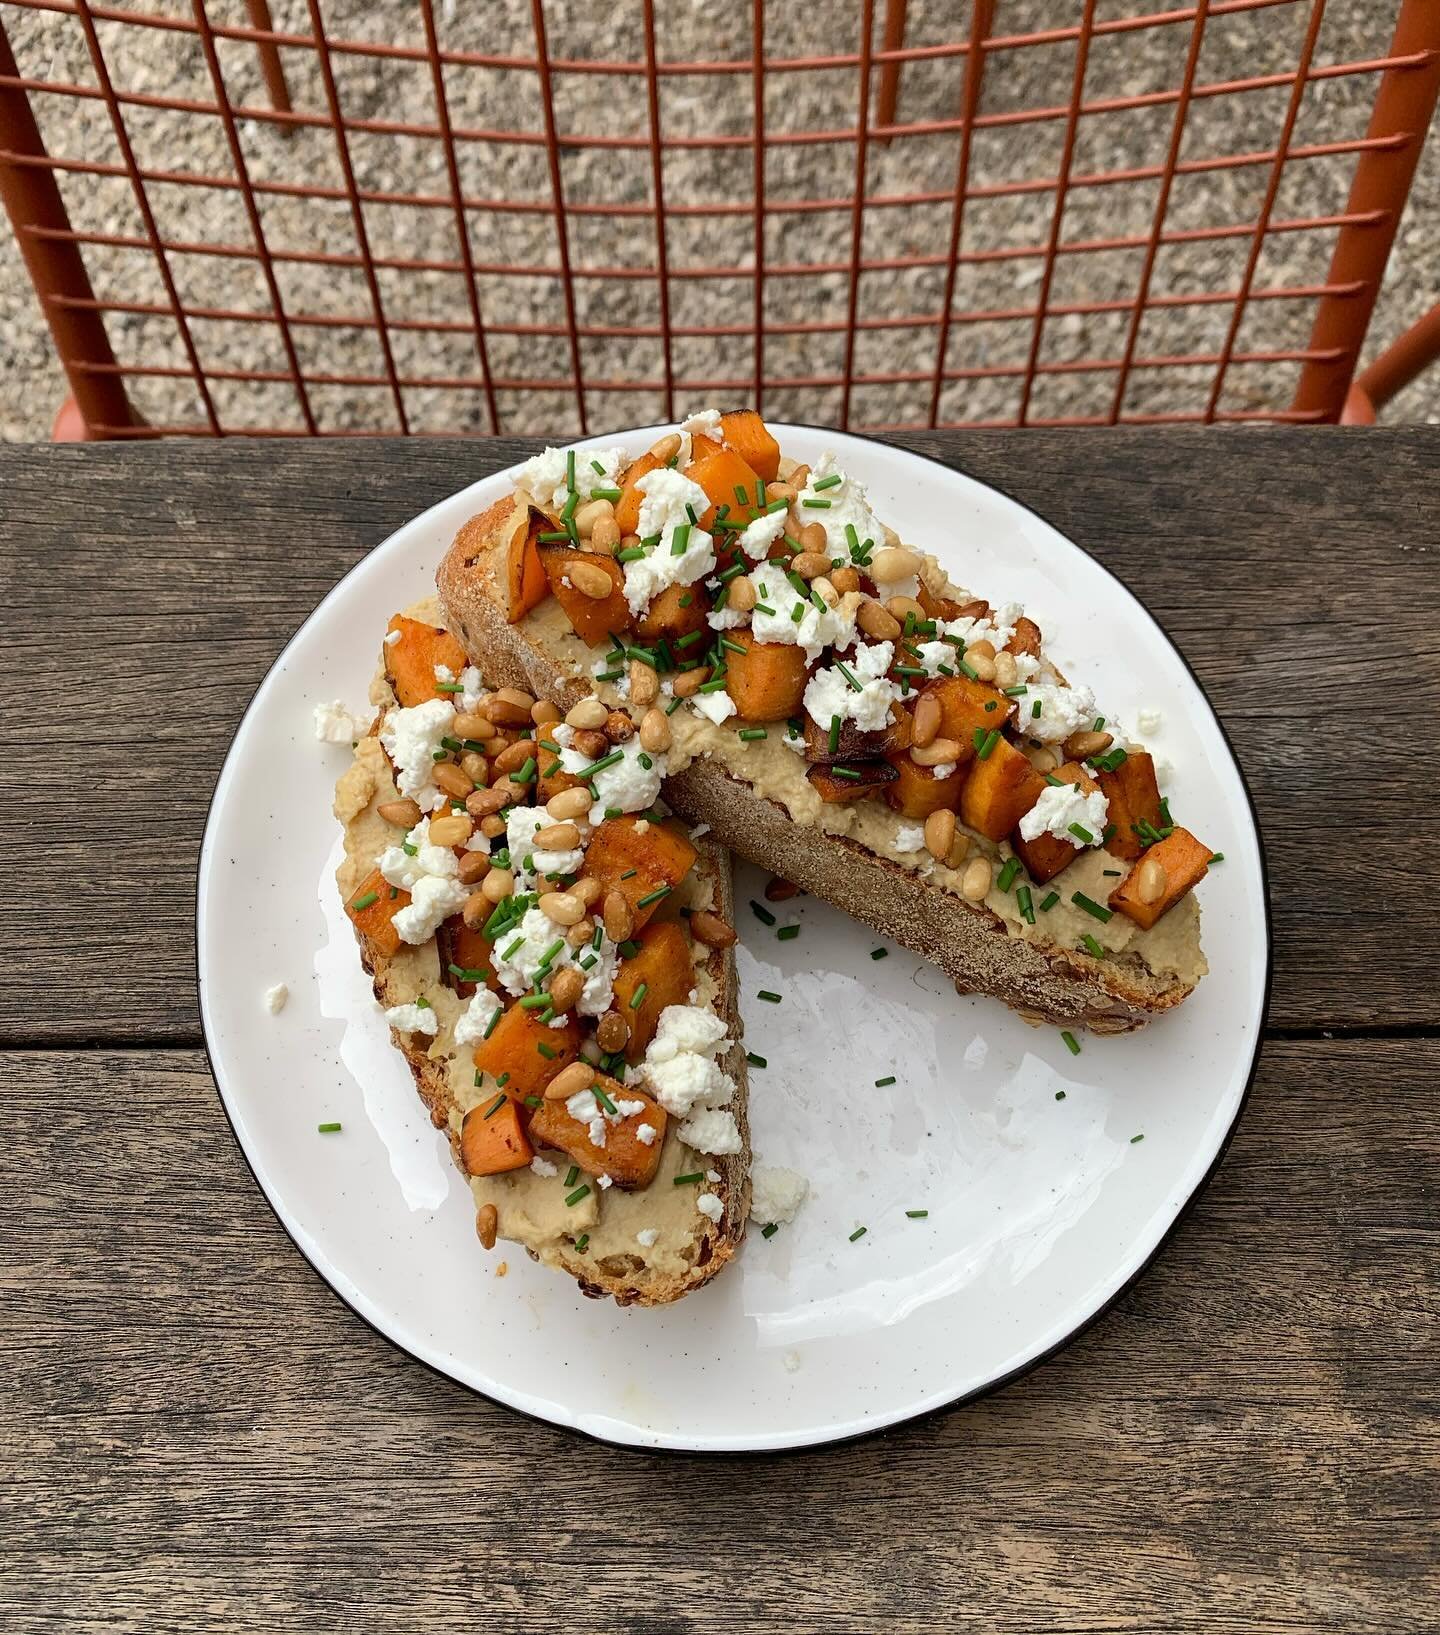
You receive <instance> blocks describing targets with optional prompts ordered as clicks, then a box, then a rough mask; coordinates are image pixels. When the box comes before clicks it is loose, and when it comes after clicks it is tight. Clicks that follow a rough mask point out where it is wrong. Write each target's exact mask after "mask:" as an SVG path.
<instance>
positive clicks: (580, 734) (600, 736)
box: [570, 710, 610, 761]
mask: <svg viewBox="0 0 1440 1635" xmlns="http://www.w3.org/2000/svg"><path fill="white" fill-rule="evenodd" d="M605 719H606V720H607V721H608V720H609V719H610V712H609V710H606V712H605ZM570 747H571V749H573V750H574V751H575V752H576V754H578V755H588V756H589V757H590V759H591V760H592V761H598V760H599V759H600V757H601V756H602V755H608V754H609V753H610V740H609V739H608V738H607V737H606V736H605V734H604V733H603V732H591V731H590V730H589V729H588V728H580V727H577V728H576V729H575V736H574V737H573V738H572V739H571V740H570Z"/></svg>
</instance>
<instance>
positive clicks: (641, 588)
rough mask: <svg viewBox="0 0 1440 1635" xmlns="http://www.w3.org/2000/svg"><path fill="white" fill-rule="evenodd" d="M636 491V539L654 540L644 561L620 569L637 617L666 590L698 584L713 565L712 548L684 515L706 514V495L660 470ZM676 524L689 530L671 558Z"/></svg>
mask: <svg viewBox="0 0 1440 1635" xmlns="http://www.w3.org/2000/svg"><path fill="white" fill-rule="evenodd" d="M636 487H637V488H638V489H639V490H640V494H641V500H640V522H639V530H638V531H639V535H640V538H641V539H649V538H651V537H652V536H653V535H658V536H659V540H658V543H657V544H655V545H654V546H653V547H651V548H650V549H648V550H647V551H646V553H645V555H644V556H642V557H639V558H637V559H636V560H635V561H633V562H627V563H626V564H625V600H626V601H627V602H628V603H629V604H630V611H631V612H632V613H633V614H634V615H635V616H636V617H637V618H638V617H639V616H640V615H641V614H642V613H643V612H644V611H645V609H646V607H647V606H648V605H649V604H650V602H651V601H652V600H653V599H654V598H655V597H656V596H658V595H659V594H660V592H661V591H662V590H665V589H666V588H667V587H669V586H670V585H693V584H694V583H695V581H696V580H697V579H703V578H704V577H705V575H706V574H707V573H709V572H710V571H711V570H712V569H713V568H714V566H715V544H714V541H713V540H712V539H711V538H710V535H709V534H707V533H706V532H705V530H704V529H703V528H701V527H698V526H696V525H695V524H692V523H691V521H690V514H689V513H690V511H694V513H695V515H696V516H697V517H698V516H703V515H704V513H705V512H706V511H708V510H709V509H710V496H709V495H708V494H707V493H706V492H705V490H704V489H703V488H701V487H700V485H699V483H694V482H691V480H690V479H689V478H688V477H687V476H685V475H684V474H683V473H681V472H679V471H672V470H671V469H670V468H669V467H668V466H661V467H660V468H659V469H658V470H656V471H647V472H646V473H645V475H644V476H643V477H642V478H641V479H640V481H639V482H638V483H637V484H636ZM687 507H689V510H687V509H686V508H687ZM682 525H684V526H686V527H688V528H689V530H690V531H689V534H688V535H687V536H686V539H685V548H684V549H683V550H682V551H681V552H680V554H679V555H678V556H677V555H676V554H675V551H674V550H673V548H672V546H673V543H674V539H675V530H676V529H677V528H678V527H681V526H682Z"/></svg>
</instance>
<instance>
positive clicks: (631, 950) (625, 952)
mask: <svg viewBox="0 0 1440 1635" xmlns="http://www.w3.org/2000/svg"><path fill="white" fill-rule="evenodd" d="M618 946H619V949H620V958H621V959H634V958H635V956H636V954H638V953H639V952H640V944H639V943H638V942H635V941H634V940H633V939H632V940H629V941H626V942H622V943H620V944H619V945H618Z"/></svg>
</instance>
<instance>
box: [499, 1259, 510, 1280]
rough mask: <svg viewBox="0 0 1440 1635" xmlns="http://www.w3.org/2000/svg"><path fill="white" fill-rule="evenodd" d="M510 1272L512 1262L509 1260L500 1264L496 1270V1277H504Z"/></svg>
mask: <svg viewBox="0 0 1440 1635" xmlns="http://www.w3.org/2000/svg"><path fill="white" fill-rule="evenodd" d="M509 1270H510V1262H509V1261H508V1260H502V1261H501V1262H500V1264H499V1265H498V1266H497V1267H496V1268H495V1275H496V1277H504V1275H505V1274H506V1272H508V1271H509Z"/></svg>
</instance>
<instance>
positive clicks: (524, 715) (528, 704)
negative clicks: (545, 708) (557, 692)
mask: <svg viewBox="0 0 1440 1635" xmlns="http://www.w3.org/2000/svg"><path fill="white" fill-rule="evenodd" d="M534 704H535V696H534V694H533V693H526V692H521V690H520V689H519V688H518V687H502V688H501V689H500V691H499V692H498V693H496V694H495V696H494V698H492V699H491V700H490V702H489V704H487V705H486V707H485V714H486V715H488V716H489V717H490V719H491V720H492V721H495V722H498V723H499V724H500V725H502V726H508V727H528V726H529V725H530V711H531V709H532V708H533V707H534Z"/></svg>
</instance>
